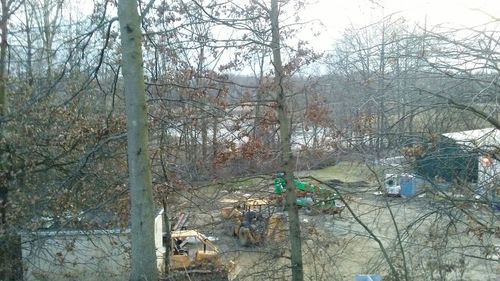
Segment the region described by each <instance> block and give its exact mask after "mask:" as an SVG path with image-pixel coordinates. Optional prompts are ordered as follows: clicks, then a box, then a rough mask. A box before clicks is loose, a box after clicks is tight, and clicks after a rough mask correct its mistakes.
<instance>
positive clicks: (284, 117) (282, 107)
mask: <svg viewBox="0 0 500 281" xmlns="http://www.w3.org/2000/svg"><path fill="white" fill-rule="evenodd" d="M278 9H279V7H278V0H272V1H271V28H272V42H271V47H272V51H273V65H274V71H275V76H274V87H275V91H276V95H277V97H276V102H277V115H278V121H279V124H280V139H281V157H282V165H283V169H284V171H285V180H286V185H287V187H288V188H287V189H286V209H287V212H288V219H289V232H290V254H291V268H292V280H293V281H302V280H304V270H303V264H302V239H301V237H300V221H299V211H298V206H297V204H296V195H295V188H294V185H293V161H292V146H291V140H290V139H291V131H290V128H291V118H290V116H289V112H288V109H287V104H286V96H285V89H284V88H283V79H284V72H283V62H282V60H281V49H280V48H281V47H280V29H279V21H278V15H279V10H278Z"/></svg>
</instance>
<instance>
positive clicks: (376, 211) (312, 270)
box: [168, 173, 500, 281]
mask: <svg viewBox="0 0 500 281" xmlns="http://www.w3.org/2000/svg"><path fill="white" fill-rule="evenodd" d="M362 174H363V173H359V174H358V175H357V176H355V177H347V178H345V177H344V178H342V177H339V176H335V175H332V176H331V177H330V178H327V177H320V178H319V179H318V178H316V177H315V175H314V174H312V176H311V174H306V173H304V174H300V176H301V177H300V178H299V177H297V179H295V180H294V186H295V188H296V195H297V202H296V203H297V205H298V206H299V207H300V209H299V216H300V222H301V233H302V253H303V254H302V257H303V263H304V273H305V280H377V279H378V278H380V279H378V280H384V281H386V280H470V281H475V280H478V281H479V280H490V281H498V276H499V274H500V265H499V263H498V256H499V245H500V237H499V232H498V230H499V229H500V224H499V223H498V220H497V219H496V218H497V216H498V213H495V212H494V211H492V210H491V209H488V208H481V207H480V206H479V207H478V205H474V204H472V203H470V202H469V203H470V204H468V205H464V206H460V207H457V206H453V205H451V204H452V203H449V202H447V200H446V198H448V197H447V196H450V197H453V198H460V196H463V194H459V193H453V192H448V191H437V192H435V191H432V190H430V189H425V187H424V188H419V191H418V192H415V194H412V196H411V197H407V196H394V194H391V193H390V189H384V188H381V185H383V184H384V183H383V181H378V180H377V179H376V178H373V177H372V176H369V177H366V176H363V175H362ZM382 187H383V186H382ZM285 189H286V187H285V186H283V181H282V178H281V176H280V175H279V174H278V175H277V176H276V177H259V178H254V179H251V180H248V179H246V180H243V181H241V182H238V183H235V184H231V185H219V186H216V187H214V186H209V187H203V188H199V189H193V190H190V191H189V192H182V193H179V196H178V197H176V198H175V200H176V202H177V203H176V204H175V205H173V207H175V209H172V210H170V212H171V213H172V214H175V217H174V218H172V222H171V223H172V224H171V225H172V227H173V231H172V232H171V239H172V244H171V245H172V256H171V259H170V263H171V265H170V266H171V268H172V270H173V271H174V272H175V271H177V272H178V273H174V274H173V275H172V274H171V276H173V277H172V278H170V279H168V280H290V278H291V276H290V270H289V269H290V267H289V266H290V253H289V250H288V249H289V239H288V227H287V213H286V211H284V207H283V202H282V198H283V191H284V190H285ZM181 194H182V196H180V195H181ZM188 237H192V238H194V239H191V241H188V239H187V238H188ZM195 240H196V241H195ZM214 272H215V273H214ZM207 273H210V274H208V275H207ZM214 274H215V275H214ZM186 276H187V277H186ZM214 276H215V277H214ZM369 276H372V277H370V278H374V279H363V278H365V277H366V278H369ZM190 278H191V279H190Z"/></svg>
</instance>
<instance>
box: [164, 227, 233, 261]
mask: <svg viewBox="0 0 500 281" xmlns="http://www.w3.org/2000/svg"><path fill="white" fill-rule="evenodd" d="M171 238H172V244H171V245H172V246H171V249H172V254H171V256H170V267H171V269H172V270H178V269H207V270H214V269H219V268H223V267H224V266H223V264H222V262H221V260H220V255H219V250H218V249H217V247H216V246H215V245H214V244H213V243H212V242H210V241H209V240H208V238H207V237H205V236H204V235H203V234H201V233H199V232H198V231H196V230H175V231H172V233H171ZM188 244H189V245H188Z"/></svg>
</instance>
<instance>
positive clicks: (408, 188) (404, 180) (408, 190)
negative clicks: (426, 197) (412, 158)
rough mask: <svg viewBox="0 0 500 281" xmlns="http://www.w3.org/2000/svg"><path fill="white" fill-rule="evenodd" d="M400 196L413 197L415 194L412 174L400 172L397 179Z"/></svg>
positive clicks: (415, 183) (414, 182)
mask: <svg viewBox="0 0 500 281" xmlns="http://www.w3.org/2000/svg"><path fill="white" fill-rule="evenodd" d="M399 185H400V186H401V196H402V197H413V196H415V194H417V181H416V179H415V177H414V176H412V175H408V174H402V175H401V177H400V180H399Z"/></svg>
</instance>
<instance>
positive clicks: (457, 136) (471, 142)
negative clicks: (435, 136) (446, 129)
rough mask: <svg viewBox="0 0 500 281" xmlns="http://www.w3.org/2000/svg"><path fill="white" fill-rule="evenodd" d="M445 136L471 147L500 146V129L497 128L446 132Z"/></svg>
mask: <svg viewBox="0 0 500 281" xmlns="http://www.w3.org/2000/svg"><path fill="white" fill-rule="evenodd" d="M443 136H445V137H447V138H450V139H453V140H455V141H456V142H457V143H458V144H461V145H465V146H468V147H471V148H488V147H499V146H500V130H498V129H495V128H485V129H478V130H469V131H461V132H453V133H446V134H443Z"/></svg>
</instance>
